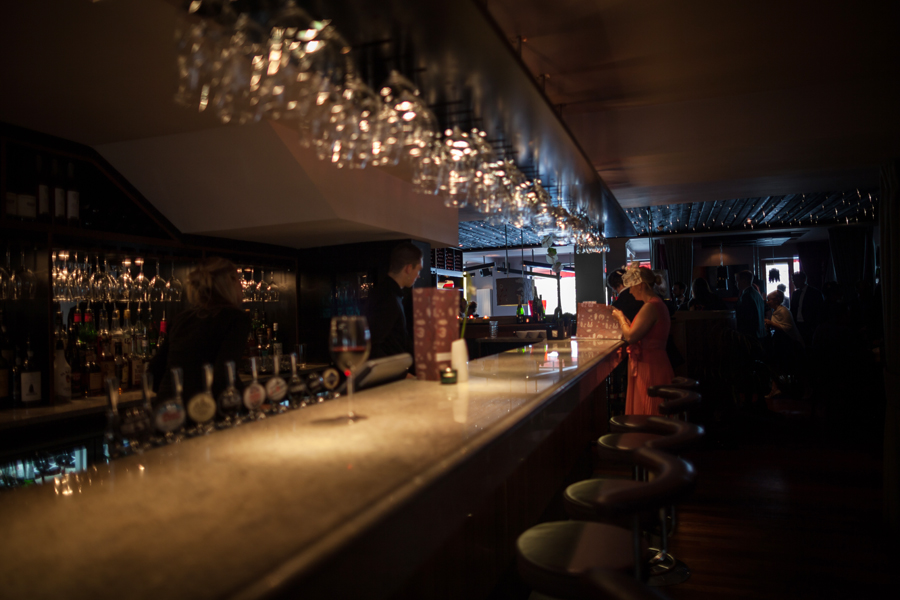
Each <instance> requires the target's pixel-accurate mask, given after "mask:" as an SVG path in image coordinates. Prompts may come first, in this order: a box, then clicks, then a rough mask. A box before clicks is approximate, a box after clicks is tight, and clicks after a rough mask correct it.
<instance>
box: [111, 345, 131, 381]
mask: <svg viewBox="0 0 900 600" xmlns="http://www.w3.org/2000/svg"><path fill="white" fill-rule="evenodd" d="M113 344H114V346H115V353H116V354H115V357H113V364H114V368H115V372H116V380H117V381H118V382H119V392H124V391H125V390H127V389H128V388H129V384H130V382H131V379H130V378H129V373H128V365H129V363H128V361H127V360H125V357H124V356H123V355H122V339H121V338H118V339H117V340H116V341H115V342H114V343H113Z"/></svg>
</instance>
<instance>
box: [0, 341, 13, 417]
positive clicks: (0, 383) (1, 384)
mask: <svg viewBox="0 0 900 600" xmlns="http://www.w3.org/2000/svg"><path fill="white" fill-rule="evenodd" d="M11 375H12V365H10V364H9V361H8V360H6V356H5V355H4V354H2V353H0V408H10V406H11V405H12V395H11V394H12V389H11V388H12V381H11V380H10V377H11Z"/></svg>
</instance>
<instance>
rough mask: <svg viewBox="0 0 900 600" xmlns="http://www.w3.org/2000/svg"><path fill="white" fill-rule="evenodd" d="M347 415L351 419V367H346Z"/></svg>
mask: <svg viewBox="0 0 900 600" xmlns="http://www.w3.org/2000/svg"><path fill="white" fill-rule="evenodd" d="M347 372H348V373H349V375H348V376H347V416H348V417H350V420H351V421H352V420H353V417H354V416H355V415H354V414H353V369H347Z"/></svg>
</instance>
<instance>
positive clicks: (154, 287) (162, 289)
mask: <svg viewBox="0 0 900 600" xmlns="http://www.w3.org/2000/svg"><path fill="white" fill-rule="evenodd" d="M159 262H160V261H159V260H157V261H156V275H155V276H154V277H153V279H151V280H150V302H165V301H166V300H168V292H167V290H166V280H165V279H163V278H162V276H161V275H160V274H159Z"/></svg>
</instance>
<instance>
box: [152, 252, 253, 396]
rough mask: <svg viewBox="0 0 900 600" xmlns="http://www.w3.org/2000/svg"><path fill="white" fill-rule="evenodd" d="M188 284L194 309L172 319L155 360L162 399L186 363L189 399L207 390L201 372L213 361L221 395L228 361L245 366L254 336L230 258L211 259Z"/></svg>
mask: <svg viewBox="0 0 900 600" xmlns="http://www.w3.org/2000/svg"><path fill="white" fill-rule="evenodd" d="M186 288H187V299H188V303H189V304H190V308H189V309H188V310H186V311H184V312H182V313H180V314H179V315H177V316H176V317H175V318H174V319H172V321H171V323H170V324H169V330H168V332H167V333H168V337H167V338H166V340H165V341H164V342H163V344H162V346H160V347H159V349H158V350H157V352H156V356H154V357H153V360H152V361H150V364H149V369H150V372H151V373H153V387H154V388H155V389H156V390H157V393H158V397H159V398H169V397H171V396H172V395H174V390H173V389H172V383H171V377H169V375H168V374H169V373H170V372H171V369H173V368H174V367H181V368H182V369H184V392H183V397H184V398H185V400H187V399H188V398H190V397H191V396H193V395H194V394H196V393H198V392H200V391H202V390H203V374H202V371H201V370H202V367H203V365H204V364H205V363H209V364H211V365H213V368H214V369H215V375H214V379H213V393H214V394H215V396H216V397H218V394H219V392H221V391H222V390H223V389H224V388H225V385H226V381H225V378H226V370H225V363H227V362H228V361H232V360H233V361H235V362H236V363H238V364H240V360H241V357H242V356H243V354H244V348H245V346H246V344H247V337H248V336H249V335H250V317H249V315H247V313H246V312H245V311H244V310H242V308H241V303H242V302H243V293H242V290H241V283H240V279H239V278H238V274H237V267H236V266H235V265H234V263H232V262H231V261H229V260H225V259H224V258H219V257H211V258H207V259H205V260H203V261H202V262H201V263H200V264H199V265H198V266H197V268H196V269H194V270H193V271H191V273H190V275H189V276H188V281H187V286H186ZM237 384H238V386H240V382H239V381H238V382H237Z"/></svg>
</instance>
